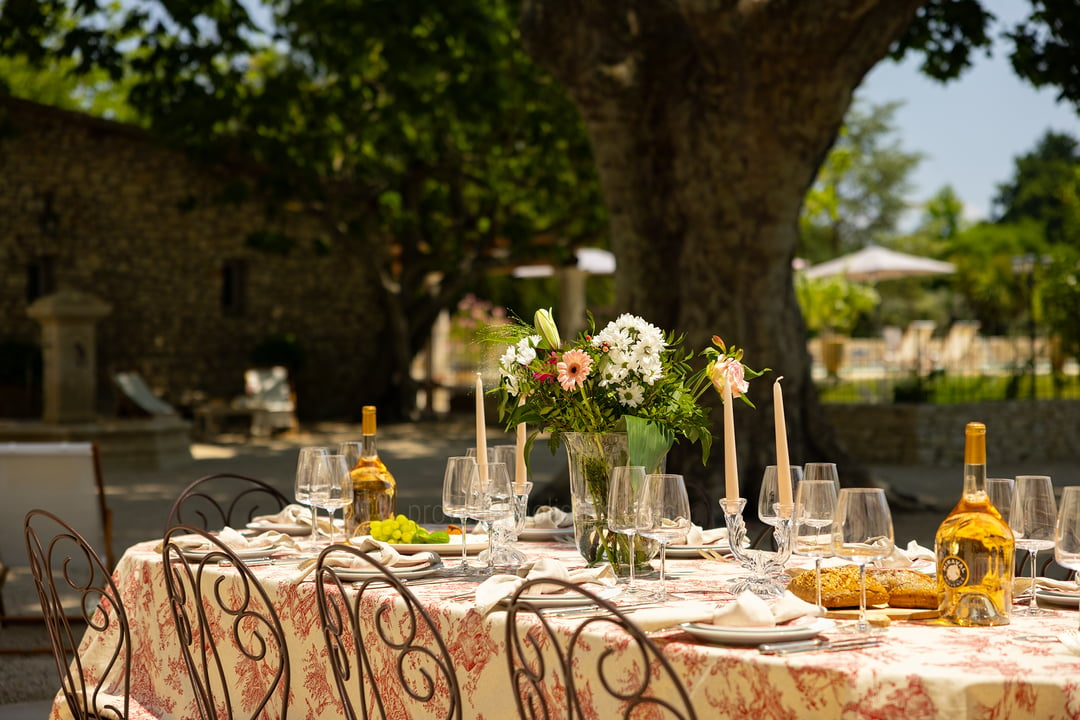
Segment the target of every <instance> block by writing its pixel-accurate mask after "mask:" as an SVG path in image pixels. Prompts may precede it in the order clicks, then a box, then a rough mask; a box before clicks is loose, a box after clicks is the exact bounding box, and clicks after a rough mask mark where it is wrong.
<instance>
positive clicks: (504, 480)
mask: <svg viewBox="0 0 1080 720" xmlns="http://www.w3.org/2000/svg"><path fill="white" fill-rule="evenodd" d="M485 470H486V472H485ZM466 492H467V495H466V500H465V511H466V512H467V513H468V516H469V517H471V518H472V519H474V520H476V521H478V522H481V523H484V524H485V525H486V526H487V536H488V548H487V570H488V572H491V571H492V570H494V563H495V552H494V546H493V544H492V542H493V538H492V536H493V535H494V534H495V533H494V528H493V527H491V526H492V524H494V523H496V522H499V521H504V522H513V521H514V504H515V502H514V501H515V499H514V486H513V483H511V482H510V474H509V472H507V469H506V463H488V464H487V465H486V466H481V465H480V464H479V463H476V465H475V466H474V467H472V468H471V469H470V471H469V484H468V490H467V491H466Z"/></svg>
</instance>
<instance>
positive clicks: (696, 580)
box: [52, 541, 1080, 720]
mask: <svg viewBox="0 0 1080 720" xmlns="http://www.w3.org/2000/svg"><path fill="white" fill-rule="evenodd" d="M158 544H159V541H147V542H144V543H140V544H137V545H134V546H132V547H131V548H129V549H128V550H127V551H126V552H125V553H124V555H123V557H122V558H121V559H120V561H119V563H118V565H117V567H116V569H115V572H114V578H115V580H116V582H117V584H118V586H119V588H120V592H121V596H122V599H123V601H124V603H125V606H126V608H127V612H128V615H129V621H130V624H131V634H132V644H133V653H132V658H131V663H132V667H131V673H132V678H133V682H132V696H133V697H135V698H137V700H138V701H139V703H140V704H141V705H142V706H143V707H145V708H146V709H148V710H150V711H151V712H152V713H154V714H155V715H157V716H158V717H171V718H194V717H198V713H197V709H196V705H195V700H194V697H193V694H192V690H191V687H190V684H189V680H188V678H187V676H186V673H185V670H184V666H183V662H182V660H181V655H180V650H179V647H178V641H177V638H176V631H175V629H174V627H173V622H172V618H171V615H170V610H169V604H168V598H167V596H166V590H165V581H164V574H163V564H162V557H161V554H160V552H158V551H157V546H158ZM518 547H520V548H522V549H523V550H524V551H525V552H526V553H527V554H528V555H529V556H531V557H541V556H547V557H554V558H558V559H559V560H561V561H563V562H564V563H566V564H567V565H575V564H576V565H578V566H580V565H581V564H582V561H581V558H580V556H579V555H577V553H576V551H575V550H574V549H573V547H572V546H570V545H568V544H565V543H554V542H542V543H526V542H520V543H519V544H518ZM447 564H451V561H450V560H447ZM252 569H253V570H254V571H255V572H256V574H257V577H258V578H259V580H260V582H261V583H262V584H263V586H264V587H265V589H266V592H267V593H268V595H269V597H270V598H271V601H272V602H273V603H274V605H275V607H276V609H277V611H278V613H279V615H280V617H281V620H282V622H283V624H284V627H285V632H286V636H287V643H288V652H289V656H290V658H291V663H292V679H291V687H290V691H289V698H290V700H289V711H288V712H289V715H290V716H291V717H296V718H307V717H318V718H320V719H328V718H329V719H332V718H337V717H343V714H342V709H341V703H340V700H339V698H338V696H337V690H336V687H335V685H334V681H333V676H332V674H331V671H330V668H329V665H328V662H327V650H326V645H325V640H324V637H323V634H322V631H321V628H320V621H319V613H318V610H317V606H316V592H315V587H314V582H313V577H314V576H309V577H308V578H307V580H306V581H304V582H301V583H298V584H294V583H293V580H294V579H295V577H296V576H297V574H298V572H299V571H298V569H297V566H296V565H295V564H279V565H264V566H257V567H254V566H253V567H252ZM214 570H215V572H220V573H221V575H222V577H224V578H225V582H228V578H229V577H235V575H236V570H235V569H234V568H230V567H221V568H215V569H214ZM668 571H669V577H668V580H667V584H668V591H669V592H670V593H672V594H674V595H675V596H681V597H683V598H686V599H692V600H695V601H701V600H709V601H716V602H717V603H721V604H722V603H728V602H731V601H732V600H733V597H734V596H732V595H731V594H730V593H729V592H728V591H727V589H726V588H727V586H728V583H729V581H731V580H732V579H734V578H736V577H738V576H739V575H741V574H742V569H741V568H740V567H739V566H738V565H736V564H735V563H734V562H732V561H722V562H718V561H714V560H706V559H704V558H698V559H669V560H668ZM638 582H639V584H640V585H641V586H643V587H646V588H647V587H649V586H650V583H651V582H653V581H652V580H651V579H650V578H648V577H646V578H644V579H639V580H638ZM472 587H475V586H474V585H470V584H468V583H461V582H447V583H431V584H419V583H417V584H416V585H415V587H413V588H411V589H412V591H413V592H414V593H415V595H416V596H417V597H418V598H419V599H420V600H421V602H422V604H423V605H424V607H425V608H426V609H427V611H428V612H429V614H430V615H431V617H432V619H433V620H434V622H435V624H436V625H437V626H438V628H439V630H440V632H441V633H442V635H443V638H444V640H445V643H446V646H447V648H448V650H449V652H450V655H451V656H452V659H453V663H454V667H455V669H456V672H457V675H458V680H459V684H460V688H461V694H462V704H463V717H465V718H488V719H492V720H494V719H496V718H508V717H514V716H515V715H516V710H515V707H514V702H513V700H512V697H513V696H512V693H511V684H510V678H509V670H508V665H507V658H506V640H505V636H504V634H505V621H506V612H505V611H503V610H500V609H496V610H495V611H493V612H491V613H489V614H487V615H484V614H481V613H480V612H478V611H477V609H476V608H475V606H474V603H473V602H472V601H471V600H470V599H468V598H465V599H461V595H462V594H463V589H464V590H468V589H469V588H472ZM375 592H386V593H389V592H390V590H389V589H388V588H387V589H382V588H380V589H379V590H377V591H375ZM394 607H396V606H394ZM630 617H631V618H632V617H633V615H632V614H630ZM553 622H556V623H558V622H565V623H566V624H567V626H568V627H573V625H574V623H579V622H581V621H580V620H575V619H566V620H561V621H560V620H553ZM1076 626H1077V613H1076V610H1074V609H1070V608H1068V607H1062V608H1056V609H1053V610H1052V611H1051V612H1050V613H1049V614H1046V615H1043V616H1039V617H1024V616H1022V615H1018V614H1014V616H1013V618H1012V622H1011V623H1010V624H1009V625H1007V626H1003V627H992V628H961V627H947V626H941V625H935V624H932V623H929V622H924V621H919V622H915V621H902V622H893V623H892V624H891V625H890V626H889V627H888V628H887V629H885V631H884V632H882V633H881V634H880V640H881V643H880V644H879V645H877V646H874V647H868V648H863V649H858V650H850V651H845V652H809V653H801V654H793V655H785V656H777V655H765V654H762V653H760V652H759V651H758V649H757V647H756V646H754V645H743V646H734V645H731V646H729V645H721V644H710V643H706V642H701V641H698V640H696V639H695V638H694V637H693V636H691V635H690V634H689V633H687V632H686V631H685V630H684V629H682V628H680V627H678V626H676V627H673V628H670V629H666V630H661V631H656V632H653V633H651V635H650V636H651V638H652V639H653V640H654V642H656V643H657V644H658V645H659V647H660V648H661V650H662V652H663V654H664V656H665V657H666V658H667V659H668V660H669V661H670V663H671V665H672V666H673V668H674V669H675V672H676V673H677V675H678V677H679V679H680V680H681V681H682V683H683V684H684V685H685V687H686V690H687V692H688V694H689V697H690V699H691V701H692V702H693V705H694V708H695V710H696V712H697V715H698V717H699V718H746V717H753V718H759V719H777V720H779V719H780V718H829V719H835V718H866V719H867V720H869V719H875V720H879V719H885V718H904V719H905V720H923V719H927V720H929V719H930V718H948V719H949V720H959V719H960V718H985V719H990V718H1018V717H1029V718H1040V719H1042V720H1051V719H1054V718H1076V717H1080V656H1077V655H1073V654H1071V653H1070V652H1069V651H1068V650H1067V649H1066V648H1065V647H1064V646H1063V645H1062V644H1061V643H1060V642H1057V641H1056V639H1054V638H1055V637H1056V636H1057V635H1058V634H1059V633H1061V632H1062V631H1064V630H1067V629H1075V628H1076ZM225 632H226V631H225V630H224V629H222V634H224V633H225ZM587 632H594V633H597V634H598V636H597V637H596V638H595V642H592V643H591V644H590V646H589V648H587V649H586V650H585V652H586V654H587V655H591V656H586V657H583V658H582V659H581V663H580V664H579V668H578V671H577V672H579V673H580V674H581V677H580V678H578V682H580V683H582V684H583V685H584V686H586V687H587V686H588V683H589V681H590V673H595V672H596V668H597V667H598V666H597V661H598V660H599V656H600V654H601V653H603V651H604V649H605V647H609V646H611V645H612V644H614V643H612V642H609V640H612V639H613V638H605V637H603V636H602V635H603V634H604V633H617V632H621V631H619V630H618V629H616V628H614V627H611V626H607V627H606V629H605V628H604V626H603V625H602V624H598V625H596V626H595V628H594V627H592V626H590V627H589V629H588V630H587ZM105 647H106V643H105V642H104V638H102V637H101V636H100V635H99V634H98V633H97V632H96V631H94V630H93V629H90V630H88V631H87V632H86V635H85V636H84V638H83V640H82V644H81V649H80V656H81V657H82V659H83V668H84V674H85V675H86V676H88V677H89V678H90V679H94V676H95V673H97V672H99V671H100V669H101V667H100V664H101V663H103V662H105V658H106V657H107V653H106V652H105ZM637 657H639V656H634V657H622V656H619V655H618V654H616V656H615V658H614V659H613V660H612V659H609V661H608V662H625V663H632V662H635V661H636V659H637ZM606 671H610V667H608V668H607V669H606ZM592 695H593V696H594V698H595V700H596V702H597V703H600V706H599V707H598V708H597V709H596V712H595V717H597V718H609V717H621V713H620V712H619V707H618V705H617V701H615V700H612V699H610V698H607V697H606V696H605V694H603V693H600V692H595V693H592ZM61 702H62V700H61V696H58V699H57V702H56V703H54V707H53V712H52V717H53V718H58V717H60V714H59V712H60V711H59V705H60V704H61ZM235 702H243V697H242V696H237V699H236V700H235ZM603 703H606V704H603ZM237 716H238V717H239V716H242V713H240V712H237Z"/></svg>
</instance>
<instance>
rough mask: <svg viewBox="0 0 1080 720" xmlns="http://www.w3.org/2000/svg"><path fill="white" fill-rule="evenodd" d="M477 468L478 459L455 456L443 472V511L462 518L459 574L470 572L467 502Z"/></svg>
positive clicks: (449, 459)
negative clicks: (470, 484) (473, 473)
mask: <svg viewBox="0 0 1080 720" xmlns="http://www.w3.org/2000/svg"><path fill="white" fill-rule="evenodd" d="M474 468H476V458H474V457H466V456H464V455H455V456H454V457H450V458H447V459H446V470H445V471H444V472H443V490H442V511H443V514H444V515H447V516H448V517H456V518H461V565H460V567H459V568H458V570H459V572H461V573H467V572H469V560H468V551H467V548H466V546H467V545H468V542H467V540H468V535H467V534H466V530H467V524H468V520H469V512H468V507H467V502H468V499H469V480H470V475H471V474H472V472H473V469H474Z"/></svg>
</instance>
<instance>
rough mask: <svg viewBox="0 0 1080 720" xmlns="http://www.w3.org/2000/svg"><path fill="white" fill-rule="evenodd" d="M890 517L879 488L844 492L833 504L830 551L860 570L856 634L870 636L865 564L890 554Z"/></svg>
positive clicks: (841, 492) (891, 538)
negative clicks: (834, 514) (834, 504)
mask: <svg viewBox="0 0 1080 720" xmlns="http://www.w3.org/2000/svg"><path fill="white" fill-rule="evenodd" d="M893 542H894V541H893V525H892V515H891V514H890V513H889V502H888V500H886V498H885V491H884V490H882V489H881V488H844V489H843V490H841V491H840V495H839V496H838V497H837V500H836V516H835V518H834V520H833V531H832V551H833V554H834V555H836V556H837V557H842V558H846V559H848V560H851V562H853V563H855V564H856V565H858V566H859V620H858V621H857V622H856V624H855V630H856V631H857V632H860V633H869V632H870V623H869V622H868V621H867V619H866V564H867V563H868V562H870V561H871V560H877V559H881V558H885V557H888V556H889V555H891V554H892V551H893Z"/></svg>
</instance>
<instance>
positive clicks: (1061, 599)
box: [1035, 588, 1080, 607]
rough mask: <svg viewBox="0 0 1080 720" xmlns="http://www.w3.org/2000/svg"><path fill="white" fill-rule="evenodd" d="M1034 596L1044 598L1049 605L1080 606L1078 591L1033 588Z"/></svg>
mask: <svg viewBox="0 0 1080 720" xmlns="http://www.w3.org/2000/svg"><path fill="white" fill-rule="evenodd" d="M1035 597H1036V598H1038V599H1039V600H1044V601H1045V602H1047V603H1049V604H1051V605H1062V606H1064V607H1080V593H1074V592H1065V591H1063V590H1043V589H1042V588H1037V589H1036V590H1035Z"/></svg>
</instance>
